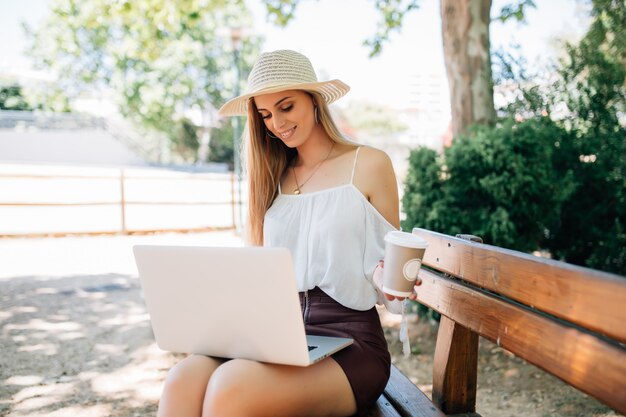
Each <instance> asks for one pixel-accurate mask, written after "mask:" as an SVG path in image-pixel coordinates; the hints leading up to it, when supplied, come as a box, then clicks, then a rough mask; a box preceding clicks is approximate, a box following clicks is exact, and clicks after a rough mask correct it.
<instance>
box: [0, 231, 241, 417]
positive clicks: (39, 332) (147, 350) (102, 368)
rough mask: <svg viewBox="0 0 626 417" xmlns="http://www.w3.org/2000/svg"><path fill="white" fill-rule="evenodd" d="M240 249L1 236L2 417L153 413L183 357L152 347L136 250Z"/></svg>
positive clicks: (183, 239) (190, 239)
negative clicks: (169, 374) (139, 247)
mask: <svg viewBox="0 0 626 417" xmlns="http://www.w3.org/2000/svg"><path fill="white" fill-rule="evenodd" d="M139 243H142V244H145V243H148V244H180V245H215V246H217V245H219V246H239V245H241V239H240V238H239V237H237V236H235V235H234V234H233V233H229V232H216V233H205V234H162V235H153V236H102V237H80V238H78V237H77V238H58V239H54V238H49V239H31V240H29V239H0V352H2V354H1V355H0V416H6V417H9V416H10V417H18V416H19V417H22V416H24V417H25V416H29V417H43V416H46V417H61V416H63V417H65V416H67V417H70V416H71V417H74V416H81V417H92V416H93V417H96V416H98V417H101V416H116V417H131V416H132V417H134V416H148V415H154V414H155V411H156V404H157V401H158V398H159V394H160V391H161V383H162V381H163V379H164V378H165V374H166V373H167V370H168V369H169V368H170V367H171V366H172V365H173V364H174V363H175V362H176V361H177V360H178V359H179V358H180V356H181V355H175V354H172V353H167V352H163V351H161V350H160V349H158V348H157V347H156V345H155V343H154V338H153V335H152V331H151V329H150V323H149V317H148V314H147V313H146V310H145V305H144V302H143V299H142V297H141V291H140V286H139V280H138V279H137V271H136V268H135V263H134V259H133V256H132V246H133V245H134V244H139Z"/></svg>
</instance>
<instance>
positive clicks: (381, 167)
mask: <svg viewBox="0 0 626 417" xmlns="http://www.w3.org/2000/svg"><path fill="white" fill-rule="evenodd" d="M357 170H358V174H359V176H358V177H359V180H360V182H361V183H362V184H363V185H366V184H369V183H372V182H373V181H377V180H383V179H386V180H389V179H390V178H392V179H393V180H394V181H395V176H396V175H395V172H394V170H393V164H392V162H391V158H389V155H387V154H386V153H385V152H383V151H381V150H380V149H376V148H372V147H370V146H362V147H361V150H360V151H359V160H358V168H357ZM381 177H382V178H381ZM364 188H369V187H364Z"/></svg>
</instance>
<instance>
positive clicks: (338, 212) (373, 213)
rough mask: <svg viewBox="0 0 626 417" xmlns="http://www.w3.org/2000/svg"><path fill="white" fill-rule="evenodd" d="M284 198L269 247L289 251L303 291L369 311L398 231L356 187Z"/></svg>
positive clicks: (270, 227) (268, 235)
mask: <svg viewBox="0 0 626 417" xmlns="http://www.w3.org/2000/svg"><path fill="white" fill-rule="evenodd" d="M360 149H361V148H360V147H359V148H357V150H356V152H355V157H354V166H353V168H352V176H351V178H350V183H349V184H345V185H340V186H338V187H332V188H328V189H325V190H321V191H317V192H311V193H304V194H300V195H291V194H282V191H281V189H280V185H279V186H278V192H279V194H278V196H276V199H275V200H274V202H273V203H272V206H271V207H270V208H269V210H268V211H267V213H266V214H265V221H264V225H263V246H272V247H285V248H288V249H289V250H290V251H291V254H292V256H293V260H294V266H295V272H296V280H297V285H298V291H307V290H310V289H312V288H314V287H316V286H317V287H319V288H320V289H322V290H323V291H324V292H325V293H326V294H328V295H330V296H331V297H332V298H334V299H335V300H336V301H337V302H339V303H341V304H342V305H344V306H346V307H349V308H352V309H355V310H369V309H370V308H372V307H373V306H374V304H376V302H377V300H378V299H379V298H378V295H377V292H376V287H375V286H374V284H373V282H372V275H373V272H374V268H375V267H376V264H377V263H378V261H379V260H380V259H383V256H384V251H385V242H384V236H385V234H386V233H387V232H388V231H390V230H396V228H395V227H394V226H393V225H392V224H391V223H389V222H388V221H387V220H386V219H385V218H384V217H383V216H382V214H380V213H379V212H378V211H377V210H376V208H374V206H373V205H372V204H371V203H370V202H369V201H368V200H367V198H365V196H364V195H363V193H361V191H359V189H358V188H356V187H355V186H354V184H353V182H354V172H355V169H356V162H357V159H358V156H359V150H360Z"/></svg>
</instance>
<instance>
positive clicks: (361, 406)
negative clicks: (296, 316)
mask: <svg viewBox="0 0 626 417" xmlns="http://www.w3.org/2000/svg"><path fill="white" fill-rule="evenodd" d="M307 293H308V295H306V296H305V293H300V306H301V307H302V314H303V315H304V326H305V329H306V333H307V334H311V335H318V336H334V337H351V338H353V339H354V343H353V344H352V345H350V346H349V347H347V348H345V349H342V350H340V351H339V352H337V353H335V354H333V355H332V358H333V359H334V360H335V361H336V362H337V363H338V364H339V366H341V368H342V369H343V371H344V373H345V374H346V376H347V377H348V381H350V386H351V387H352V391H353V392H354V397H355V398H356V403H357V414H356V415H358V416H364V415H366V414H367V411H368V408H369V407H371V406H372V405H374V404H375V403H376V400H377V399H378V397H380V395H381V394H382V392H383V390H384V389H385V386H386V385H387V381H388V380H389V373H390V369H391V356H390V355H389V350H388V349H387V341H386V340H385V335H384V333H383V329H382V326H381V324H380V318H379V317H378V312H377V311H376V308H375V307H372V308H371V309H370V310H367V311H359V310H352V309H351V308H348V307H344V306H343V305H341V304H339V303H338V302H337V301H335V300H334V299H333V298H331V297H330V296H329V295H327V294H326V293H325V292H324V291H322V290H320V289H319V288H317V287H315V288H313V289H312V290H309V291H307Z"/></svg>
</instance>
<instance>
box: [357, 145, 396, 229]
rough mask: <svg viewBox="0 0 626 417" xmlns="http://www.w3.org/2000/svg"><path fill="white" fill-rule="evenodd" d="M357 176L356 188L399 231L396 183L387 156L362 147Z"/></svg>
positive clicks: (381, 152) (378, 151)
mask: <svg viewBox="0 0 626 417" xmlns="http://www.w3.org/2000/svg"><path fill="white" fill-rule="evenodd" d="M357 174H358V175H356V178H355V183H356V184H355V185H356V186H357V188H359V190H361V192H362V193H363V194H364V195H365V197H366V198H367V199H368V201H369V202H370V203H371V204H372V205H373V206H374V208H376V210H378V212H379V213H380V214H382V216H383V217H384V218H385V219H386V220H387V221H388V222H389V223H391V225H393V226H394V227H395V228H396V229H399V228H400V203H399V200H398V183H397V181H396V174H395V172H394V170H393V165H392V164H391V159H389V156H387V154H386V153H384V152H383V151H380V150H378V149H374V148H369V147H363V149H361V151H360V155H359V161H358V165H357Z"/></svg>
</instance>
